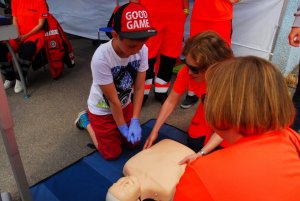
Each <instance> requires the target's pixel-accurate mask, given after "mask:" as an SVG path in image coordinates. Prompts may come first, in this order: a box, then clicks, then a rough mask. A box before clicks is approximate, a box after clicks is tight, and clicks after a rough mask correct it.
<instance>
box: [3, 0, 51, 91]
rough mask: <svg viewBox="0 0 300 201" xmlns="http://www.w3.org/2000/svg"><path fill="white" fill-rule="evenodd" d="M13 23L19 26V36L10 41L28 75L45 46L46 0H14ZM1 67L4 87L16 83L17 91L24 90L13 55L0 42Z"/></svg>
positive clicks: (23, 70)
mask: <svg viewBox="0 0 300 201" xmlns="http://www.w3.org/2000/svg"><path fill="white" fill-rule="evenodd" d="M11 3H12V16H13V24H14V25H16V26H17V29H18V32H19V36H18V38H17V39H15V40H10V41H9V43H10V45H11V46H12V48H13V50H14V51H15V52H18V61H19V63H20V66H21V69H22V73H23V75H24V77H26V75H27V73H28V70H29V67H30V66H31V63H32V60H33V58H34V56H35V54H36V53H37V52H38V51H39V50H41V48H42V47H43V46H44V36H45V32H44V30H43V29H42V28H43V25H44V23H45V20H46V18H47V16H48V10H47V5H46V1H45V0H12V1H11ZM0 67H1V72H2V74H3V75H4V77H5V82H4V88H5V89H8V88H10V87H12V86H13V84H14V82H16V83H15V89H14V90H15V92H16V93H19V92H21V91H22V90H23V87H22V85H21V82H20V79H19V75H18V74H16V73H15V72H14V70H13V67H12V63H11V55H10V54H9V51H8V48H7V47H6V45H5V44H4V43H2V44H0Z"/></svg>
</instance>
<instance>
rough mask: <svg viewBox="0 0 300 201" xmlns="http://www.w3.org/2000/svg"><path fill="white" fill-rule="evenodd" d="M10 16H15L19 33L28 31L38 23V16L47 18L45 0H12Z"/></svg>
mask: <svg viewBox="0 0 300 201" xmlns="http://www.w3.org/2000/svg"><path fill="white" fill-rule="evenodd" d="M12 16H14V17H16V18H17V23H18V28H19V32H20V34H26V33H28V32H30V31H31V30H32V29H33V28H34V27H35V26H36V25H38V23H39V19H40V18H47V17H48V11H47V5H46V1H45V0H12Z"/></svg>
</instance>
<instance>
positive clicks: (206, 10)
mask: <svg viewBox="0 0 300 201" xmlns="http://www.w3.org/2000/svg"><path fill="white" fill-rule="evenodd" d="M232 14H233V5H232V3H230V2H229V1H227V0H221V1H220V0H195V2H194V7H193V11H192V16H191V24H190V36H194V35H196V34H198V33H201V32H203V31H208V30H210V31H215V32H217V33H218V34H219V35H220V36H221V37H222V38H223V39H224V40H226V41H227V42H228V44H231V31H232V25H231V21H232Z"/></svg>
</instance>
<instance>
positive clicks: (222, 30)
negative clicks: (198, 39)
mask: <svg viewBox="0 0 300 201" xmlns="http://www.w3.org/2000/svg"><path fill="white" fill-rule="evenodd" d="M204 31H214V32H217V33H218V34H219V35H220V36H221V37H222V38H223V39H224V40H225V41H226V42H227V43H228V44H229V45H231V32H232V22H231V20H226V21H196V20H191V26H190V36H194V35H196V34H198V33H201V32H204Z"/></svg>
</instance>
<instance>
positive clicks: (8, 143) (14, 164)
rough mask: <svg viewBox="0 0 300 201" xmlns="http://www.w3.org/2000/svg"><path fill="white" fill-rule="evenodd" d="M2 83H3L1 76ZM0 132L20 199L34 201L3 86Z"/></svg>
mask: <svg viewBox="0 0 300 201" xmlns="http://www.w3.org/2000/svg"><path fill="white" fill-rule="evenodd" d="M0 82H2V78H1V76H0ZM0 131H1V134H2V139H3V142H4V146H5V150H6V153H7V156H8V159H9V162H10V165H11V169H12V171H13V174H14V178H15V181H16V184H17V188H18V191H19V193H20V197H21V199H22V201H32V196H31V193H30V190H29V185H28V182H27V178H26V174H25V170H24V167H23V164H22V160H21V156H20V152H19V149H18V145H17V142H16V138H15V134H14V129H13V121H12V117H11V114H10V110H9V105H8V101H7V97H6V94H5V90H4V87H3V84H0Z"/></svg>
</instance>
